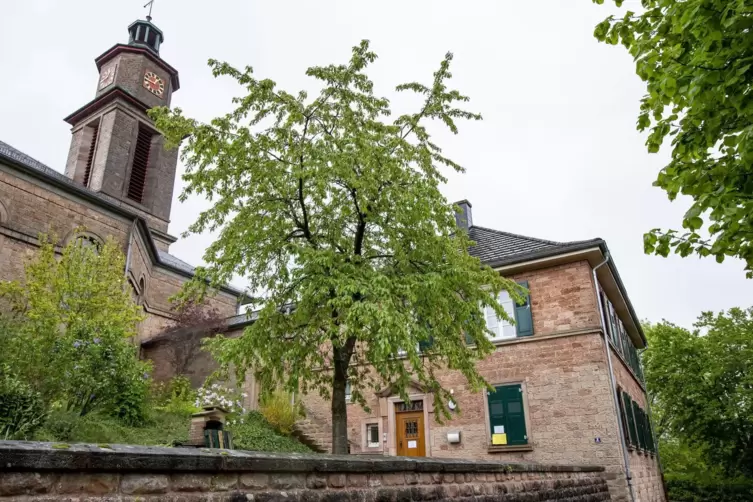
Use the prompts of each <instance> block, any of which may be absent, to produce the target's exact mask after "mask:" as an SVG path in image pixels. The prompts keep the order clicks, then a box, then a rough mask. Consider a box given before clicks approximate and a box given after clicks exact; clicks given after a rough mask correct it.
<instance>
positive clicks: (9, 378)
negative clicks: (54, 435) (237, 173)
mask: <svg viewBox="0 0 753 502" xmlns="http://www.w3.org/2000/svg"><path fill="white" fill-rule="evenodd" d="M46 415H47V413H46V410H45V406H44V402H43V401H42V397H41V396H40V395H39V393H38V392H35V391H34V390H32V388H31V387H29V386H28V385H27V384H26V383H24V382H22V381H20V380H18V379H17V378H16V377H15V376H13V375H12V374H10V372H9V371H8V368H7V367H4V368H0V439H27V438H29V437H30V436H31V435H32V434H33V433H34V431H36V430H37V429H38V428H39V427H40V426H41V425H42V424H43V423H44V420H45V418H46Z"/></svg>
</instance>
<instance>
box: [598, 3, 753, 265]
mask: <svg viewBox="0 0 753 502" xmlns="http://www.w3.org/2000/svg"><path fill="white" fill-rule="evenodd" d="M594 2H595V3H599V4H601V3H604V0H594ZM615 3H616V4H617V5H618V6H620V5H621V4H622V0H615ZM641 4H642V6H643V11H642V12H641V13H640V14H636V13H634V12H631V11H627V12H626V13H625V15H624V16H623V17H622V18H618V17H614V16H610V17H609V18H607V19H606V20H604V21H603V22H602V23H600V24H599V25H598V26H597V27H596V30H595V32H594V34H595V36H596V38H598V39H599V40H601V41H603V42H606V43H609V44H613V45H616V44H618V43H622V45H624V46H625V47H626V48H627V49H628V51H629V52H630V54H631V55H632V56H633V57H634V59H635V63H636V73H637V74H638V76H640V77H641V79H643V80H644V81H645V82H646V86H647V93H646V95H645V96H644V97H643V99H642V101H641V106H640V115H639V116H638V129H639V130H641V131H643V130H647V129H648V130H650V134H649V136H648V140H647V146H648V151H649V152H658V151H659V149H660V147H661V146H662V144H663V143H664V141H665V139H666V138H667V136H670V137H671V138H672V142H671V144H672V159H671V161H670V163H669V164H668V165H667V166H666V167H664V169H662V170H661V172H660V173H659V176H658V178H657V180H656V182H655V183H654V184H655V185H656V186H658V187H661V188H662V189H663V190H664V191H666V192H667V195H668V196H669V198H670V199H671V200H674V199H675V198H676V197H677V196H678V195H679V194H683V195H687V196H689V197H691V198H692V201H693V203H692V205H691V206H690V208H689V209H688V211H687V212H686V213H685V216H684V218H683V221H682V226H683V228H684V229H685V230H683V231H676V230H669V231H662V230H660V229H654V230H651V231H650V232H648V233H646V234H645V236H644V247H645V250H646V252H647V253H655V254H658V255H662V256H667V255H668V254H669V252H670V251H671V250H673V249H674V251H675V252H676V253H677V254H679V255H681V256H683V257H685V256H688V255H690V254H692V253H695V254H698V255H699V256H704V257H705V256H713V257H715V258H716V260H717V261H718V262H720V263H721V262H722V261H723V260H724V259H725V257H726V256H734V257H738V258H740V259H742V260H744V261H745V262H746V268H745V269H746V271H747V277H749V278H750V277H753V168H751V166H753V93H751V79H753V37H751V36H750V34H751V28H753V16H752V15H751V13H753V1H751V0H683V1H680V0H642V1H641ZM707 236H708V237H707Z"/></svg>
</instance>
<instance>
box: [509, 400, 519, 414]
mask: <svg viewBox="0 0 753 502" xmlns="http://www.w3.org/2000/svg"><path fill="white" fill-rule="evenodd" d="M521 410H522V407H521V406H520V402H512V403H509V404H508V405H507V411H509V412H510V413H520V412H521Z"/></svg>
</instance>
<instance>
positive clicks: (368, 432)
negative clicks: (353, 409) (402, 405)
mask: <svg viewBox="0 0 753 502" xmlns="http://www.w3.org/2000/svg"><path fill="white" fill-rule="evenodd" d="M372 429H376V431H377V441H376V443H375V442H373V441H371V430H372ZM380 432H381V431H380V430H379V422H371V423H367V424H366V447H367V448H379V447H380V446H382V442H381V441H380V435H381V434H380Z"/></svg>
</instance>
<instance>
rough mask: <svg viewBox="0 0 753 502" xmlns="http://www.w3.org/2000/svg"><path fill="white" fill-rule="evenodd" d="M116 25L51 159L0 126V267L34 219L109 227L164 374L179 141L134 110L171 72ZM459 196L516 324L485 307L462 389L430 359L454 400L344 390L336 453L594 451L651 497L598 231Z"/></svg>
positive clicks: (37, 226)
mask: <svg viewBox="0 0 753 502" xmlns="http://www.w3.org/2000/svg"><path fill="white" fill-rule="evenodd" d="M128 34H129V40H128V43H125V44H123V43H118V44H115V45H114V46H112V47H111V48H109V49H107V50H106V51H105V52H103V53H102V54H101V55H100V56H99V57H97V58H96V59H95V64H96V65H97V69H98V70H99V79H98V81H97V82H96V91H95V93H94V96H93V99H92V100H91V101H90V102H88V103H86V104H84V105H83V106H82V107H81V108H79V109H78V110H75V111H73V112H72V113H71V114H70V115H69V116H68V117H66V118H65V121H66V122H67V123H68V124H70V126H71V146H70V151H69V154H68V159H67V161H66V163H65V170H64V172H65V174H60V173H59V172H58V171H56V170H53V169H51V168H49V167H47V166H45V165H43V164H41V163H39V162H37V161H36V160H34V159H32V158H31V157H29V156H28V155H26V154H24V153H22V152H20V151H18V150H16V149H14V148H13V147H11V146H10V145H7V144H5V143H3V142H2V141H0V280H15V279H20V278H21V277H22V275H23V265H24V262H25V260H26V259H27V258H28V256H30V255H31V254H32V253H33V252H34V251H35V249H36V248H37V245H38V241H37V237H38V235H39V234H40V233H54V234H55V235H57V236H59V237H60V238H61V244H64V243H65V242H67V241H68V240H70V239H71V238H73V237H72V236H73V231H74V229H76V228H77V227H79V226H85V227H86V228H87V231H88V234H86V236H85V238H86V239H89V240H92V241H94V242H102V241H103V240H104V239H105V238H107V237H108V236H112V237H113V238H115V239H116V241H117V242H118V243H119V244H120V246H121V248H122V250H123V253H124V255H125V256H126V270H125V271H124V273H125V274H126V275H127V278H128V282H129V284H130V286H131V288H132V291H133V295H134V298H135V299H136V301H137V302H138V303H139V304H140V305H142V306H143V308H144V311H145V313H146V319H145V320H144V321H143V322H142V323H141V325H140V327H139V340H137V342H138V343H139V344H140V345H141V347H142V354H143V355H144V356H145V357H149V358H151V359H153V360H154V362H155V377H160V378H167V377H169V376H171V375H172V374H173V373H174V372H175V368H172V367H170V366H169V364H167V363H166V360H167V358H166V357H164V353H165V351H169V350H170V348H169V346H168V347H166V344H164V343H157V342H158V341H159V337H158V336H156V335H158V334H159V333H162V332H163V331H164V330H165V328H167V327H169V326H170V325H171V321H172V319H173V318H174V314H173V312H172V309H171V305H170V303H169V301H168V298H169V297H171V296H172V295H174V294H175V293H177V292H178V291H179V290H180V288H181V286H182V285H183V284H184V283H185V282H186V281H187V280H189V279H190V278H191V277H192V273H193V268H192V267H191V266H190V265H189V264H187V263H185V262H183V261H181V260H180V259H178V258H176V257H175V256H173V255H171V254H170V245H171V244H172V243H173V242H175V241H176V238H175V237H172V236H171V235H170V234H169V233H168V225H169V222H170V212H171V202H172V198H173V189H174V185H175V175H176V165H177V159H178V152H177V151H176V150H166V149H165V148H164V146H163V137H162V136H161V135H160V134H159V132H158V131H157V130H156V129H155V128H154V124H153V123H152V122H151V120H150V119H149V118H148V116H147V114H146V111H147V110H148V109H149V108H151V107H154V106H169V104H170V99H171V97H172V94H173V93H174V92H175V91H177V90H178V89H179V87H180V81H179V78H178V71H177V70H176V69H175V68H173V67H172V66H170V65H169V64H168V63H167V62H166V61H165V60H164V59H162V57H161V56H160V47H161V45H162V43H163V41H164V35H163V33H162V32H161V31H160V30H159V29H158V28H157V27H156V26H155V25H154V24H152V23H151V19H150V18H147V20H146V21H141V20H139V21H136V22H134V23H133V24H131V25H130V26H129V27H128ZM61 160H62V159H61ZM459 207H460V208H461V209H462V212H461V213H460V214H458V225H459V226H460V227H461V228H463V229H464V230H465V231H467V232H468V233H469V235H470V237H471V239H472V240H473V241H474V242H475V243H476V244H475V246H474V247H473V248H472V249H471V253H472V254H474V255H476V256H478V257H479V258H480V259H481V261H482V262H483V263H485V264H487V265H489V266H490V267H492V268H494V269H495V270H498V271H499V272H500V273H501V274H504V275H505V276H506V277H509V278H511V279H513V280H516V281H518V282H520V283H522V284H524V285H525V286H526V287H527V288H528V289H529V291H530V296H529V297H528V299H527V301H526V303H525V304H523V305H516V304H515V303H514V302H513V301H512V300H511V299H510V298H509V297H508V296H506V294H503V295H502V296H501V297H500V299H499V300H500V302H501V304H502V305H503V307H504V308H505V309H506V310H507V311H508V313H509V314H510V316H512V317H513V318H514V319H515V320H516V323H515V325H512V324H509V323H507V322H506V321H504V320H501V319H498V318H497V317H496V315H495V314H494V312H493V311H491V310H489V311H488V312H486V313H485V315H486V321H487V327H488V328H489V330H490V332H491V333H493V334H494V336H493V337H492V341H493V343H494V344H495V345H496V346H497V348H496V350H495V352H493V353H492V354H491V355H490V356H489V357H487V358H486V359H485V360H482V361H480V362H479V363H478V365H479V370H480V373H481V374H482V375H483V376H484V377H485V378H486V379H487V381H488V382H489V383H490V384H491V385H492V386H493V388H494V391H493V392H487V393H472V392H470V391H468V389H467V388H466V386H465V382H464V381H463V379H462V377H461V376H460V375H459V374H454V373H451V372H447V373H446V374H444V375H440V379H441V381H442V383H443V385H444V386H445V387H446V388H448V389H451V390H452V391H453V399H454V401H455V403H454V404H459V405H460V408H461V409H462V410H463V413H462V414H460V413H457V412H455V413H454V414H453V416H452V418H451V419H450V420H448V421H445V422H444V423H442V424H439V423H437V422H436V421H435V420H434V412H433V410H432V402H433V396H432V395H431V394H430V393H428V392H426V391H425V390H424V389H422V388H421V386H420V385H419V384H416V385H414V387H413V388H412V389H411V390H410V396H411V399H410V401H409V402H403V401H402V400H401V398H400V397H399V396H398V395H397V394H396V393H394V392H393V391H392V389H390V388H389V386H385V388H384V389H383V390H382V391H380V392H376V393H374V394H373V395H371V396H366V397H367V401H368V403H369V406H370V410H371V411H370V412H365V411H364V410H362V409H361V408H359V407H358V406H357V405H355V404H351V405H349V406H348V425H349V431H348V432H349V439H350V442H351V445H350V449H351V453H358V454H360V455H407V456H436V457H455V458H468V459H498V460H500V461H514V460H525V461H532V462H546V463H562V464H590V465H600V466H604V467H605V468H606V475H607V478H608V482H609V486H610V492H611V496H612V500H616V501H627V500H636V501H641V502H644V501H664V500H665V499H664V492H663V490H662V481H661V474H660V466H659V459H658V457H657V453H656V448H655V443H654V439H653V431H652V430H651V422H650V419H649V416H650V415H649V409H648V399H647V396H646V387H645V383H644V381H643V377H642V373H641V366H640V360H639V358H638V355H637V351H636V349H641V348H644V347H645V346H646V339H645V336H644V334H643V332H642V329H641V325H640V320H639V318H638V316H637V314H636V313H635V311H634V310H633V307H632V305H631V302H630V300H629V298H628V295H627V291H626V290H625V287H624V285H623V282H622V280H621V279H620V276H619V274H618V272H617V268H616V266H615V264H614V261H613V260H612V259H611V257H610V256H609V252H608V249H607V246H606V243H605V242H604V241H603V240H601V239H593V240H589V241H578V242H567V243H558V242H552V241H547V240H542V239H536V238H531V237H525V236H521V235H516V234H510V233H507V232H502V231H498V230H493V229H488V228H484V227H480V226H475V225H474V224H473V217H472V214H471V204H470V203H469V202H467V201H463V202H461V203H459ZM240 296H241V293H240V292H239V291H236V290H234V289H232V288H229V287H224V288H221V289H220V290H219V291H218V292H217V294H216V295H215V296H214V297H212V298H211V299H210V300H209V301H210V305H211V307H213V308H215V309H216V310H217V311H218V312H219V313H220V314H221V315H222V316H226V317H227V319H228V321H227V323H226V329H227V331H228V333H229V334H230V335H231V336H232V335H234V334H238V333H240V330H241V329H242V328H243V327H244V326H245V325H247V324H249V323H251V322H253V316H252V315H249V316H246V315H245V314H238V313H237V305H238V299H239V297H240ZM170 343H174V344H175V343H177V344H180V343H181V341H180V340H177V341H176V340H172V341H171V342H170ZM425 350H429V351H430V350H431V348H430V347H427V348H425ZM208 358H209V356H208V355H206V354H203V355H201V356H197V357H196V358H195V360H192V361H191V362H190V365H189V369H188V371H189V373H190V374H191V376H192V380H193V381H194V383H200V382H201V380H202V379H203V377H205V376H206V375H207V374H208V373H209V371H210V370H211V366H212V362H211V360H209V359H208ZM244 385H245V386H246V387H247V391H249V394H250V396H251V397H250V398H249V400H250V401H249V403H247V404H250V405H251V406H253V405H254V402H255V399H256V398H255V396H256V395H258V394H257V392H258V389H256V388H255V387H256V386H255V385H254V383H253V381H249V382H246V383H245V384H244ZM301 399H302V402H303V405H304V407H305V408H306V411H307V416H306V419H305V420H303V421H302V422H301V423H300V424H299V427H298V433H299V434H300V435H301V436H302V437H303V438H305V439H307V440H308V441H309V442H310V443H311V444H312V445H314V446H318V447H319V448H320V449H321V450H323V451H326V450H327V449H328V448H329V445H330V444H331V443H330V442H329V437H330V433H331V429H330V427H331V425H330V424H331V421H330V419H329V408H330V403H328V402H326V401H324V400H323V399H321V398H319V397H318V396H303V397H302V398H301ZM631 493H632V496H631Z"/></svg>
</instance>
